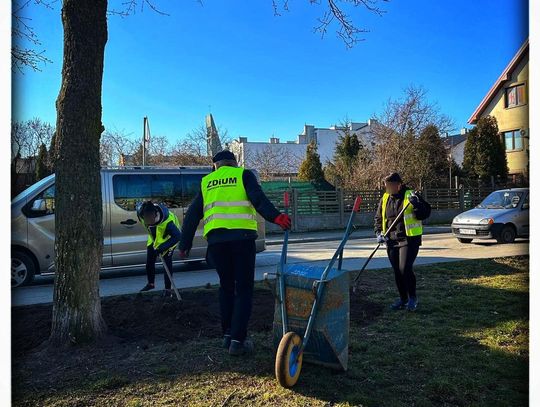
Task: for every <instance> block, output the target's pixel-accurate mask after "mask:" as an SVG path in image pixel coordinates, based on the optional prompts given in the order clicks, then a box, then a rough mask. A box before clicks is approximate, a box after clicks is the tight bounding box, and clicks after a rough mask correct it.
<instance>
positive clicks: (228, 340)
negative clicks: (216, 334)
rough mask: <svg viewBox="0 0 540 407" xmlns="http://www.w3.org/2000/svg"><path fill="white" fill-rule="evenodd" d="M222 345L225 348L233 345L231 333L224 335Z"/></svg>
mask: <svg viewBox="0 0 540 407" xmlns="http://www.w3.org/2000/svg"><path fill="white" fill-rule="evenodd" d="M221 346H223V349H229V348H230V347H231V335H223V341H222V342H221Z"/></svg>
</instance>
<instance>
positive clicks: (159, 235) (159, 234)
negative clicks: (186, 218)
mask: <svg viewBox="0 0 540 407" xmlns="http://www.w3.org/2000/svg"><path fill="white" fill-rule="evenodd" d="M171 222H173V223H174V224H175V225H176V227H177V228H178V229H180V221H179V220H178V218H177V217H176V215H175V214H174V213H172V212H171V211H169V215H168V216H167V219H165V220H164V221H163V222H161V223H160V224H158V225H157V226H156V238H155V239H154V238H153V237H152V233H151V232H150V229H149V228H148V226H146V225H145V223H144V220H142V219H141V223H142V225H143V226H144V227H145V228H146V230H147V231H148V239H147V240H146V246H150V245H152V244H153V245H154V249H157V248H158V247H159V246H160V245H161V244H162V243H165V242H166V241H167V240H169V239H170V238H171V237H170V236H168V235H167V236H165V231H166V230H167V225H168V224H169V223H171ZM175 247H176V246H175Z"/></svg>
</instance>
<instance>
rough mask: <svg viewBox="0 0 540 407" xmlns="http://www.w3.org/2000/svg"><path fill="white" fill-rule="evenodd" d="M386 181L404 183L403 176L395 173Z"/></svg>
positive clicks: (387, 177) (386, 178) (388, 176)
mask: <svg viewBox="0 0 540 407" xmlns="http://www.w3.org/2000/svg"><path fill="white" fill-rule="evenodd" d="M384 180H385V181H386V182H403V180H402V179H401V176H400V175H399V174H398V173H397V172H393V173H392V174H390V175H387V176H386V177H385V178H384Z"/></svg>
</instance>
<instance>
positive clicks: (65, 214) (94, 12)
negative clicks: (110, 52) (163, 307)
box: [50, 0, 107, 345]
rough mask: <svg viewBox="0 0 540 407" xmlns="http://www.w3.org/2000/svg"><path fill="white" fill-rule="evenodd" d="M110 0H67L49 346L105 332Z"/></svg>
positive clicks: (64, 10) (58, 136)
mask: <svg viewBox="0 0 540 407" xmlns="http://www.w3.org/2000/svg"><path fill="white" fill-rule="evenodd" d="M106 12H107V0H64V1H63V6H62V23H63V26H64V62H63V67H62V86H61V89H60V94H59V95H58V99H57V101H56V109H57V122H56V145H57V154H58V155H57V157H56V163H55V164H56V277H55V281H54V304H53V317H52V331H51V337H50V339H51V343H53V344H55V345H58V344H68V343H82V342H88V341H92V340H94V339H96V338H98V337H100V336H101V335H102V334H103V333H104V331H105V323H104V321H103V319H102V317H101V301H100V298H99V272H100V267H101V258H102V252H103V226H102V201H101V181H100V158H99V139H100V137H101V133H102V132H103V125H102V123H101V85H102V76H103V58H104V50H105V44H106V42H107V15H106Z"/></svg>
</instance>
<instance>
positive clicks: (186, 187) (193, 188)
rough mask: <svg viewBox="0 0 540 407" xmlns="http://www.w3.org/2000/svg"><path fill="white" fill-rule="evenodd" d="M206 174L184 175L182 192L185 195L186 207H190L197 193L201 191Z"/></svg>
mask: <svg viewBox="0 0 540 407" xmlns="http://www.w3.org/2000/svg"><path fill="white" fill-rule="evenodd" d="M205 175H206V174H183V175H182V192H183V194H184V199H183V203H184V207H187V206H189V204H190V203H191V201H193V198H195V195H197V192H198V191H199V190H200V189H201V179H202V177H204V176H205Z"/></svg>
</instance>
